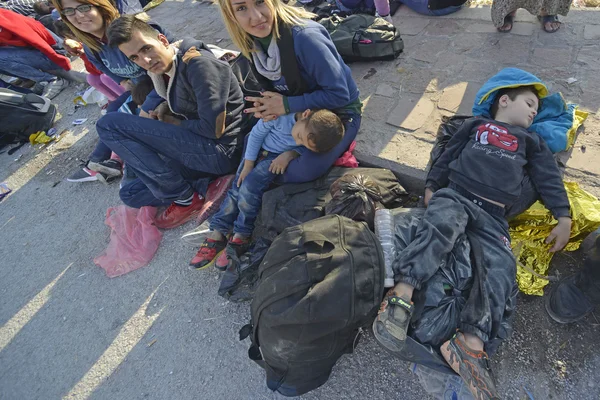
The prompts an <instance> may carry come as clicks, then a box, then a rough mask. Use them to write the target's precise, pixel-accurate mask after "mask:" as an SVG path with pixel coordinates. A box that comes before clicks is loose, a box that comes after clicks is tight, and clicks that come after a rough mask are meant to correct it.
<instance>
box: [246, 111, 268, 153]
mask: <svg viewBox="0 0 600 400" xmlns="http://www.w3.org/2000/svg"><path fill="white" fill-rule="evenodd" d="M273 124H274V122H273V121H269V122H263V120H262V119H261V120H259V121H258V122H257V123H256V125H254V127H253V128H252V130H251V131H250V133H249V134H248V143H247V144H246V154H244V160H250V161H256V159H257V158H258V152H259V151H260V148H261V147H262V144H263V143H264V141H265V138H266V137H267V135H268V134H269V132H271V129H272V128H273Z"/></svg>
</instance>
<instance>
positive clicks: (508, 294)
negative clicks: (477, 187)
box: [392, 183, 517, 342]
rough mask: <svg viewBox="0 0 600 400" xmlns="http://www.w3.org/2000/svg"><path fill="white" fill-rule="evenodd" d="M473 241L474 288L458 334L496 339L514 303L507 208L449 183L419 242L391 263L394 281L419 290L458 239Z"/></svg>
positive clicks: (432, 206)
mask: <svg viewBox="0 0 600 400" xmlns="http://www.w3.org/2000/svg"><path fill="white" fill-rule="evenodd" d="M465 233H466V235H467V237H468V238H469V241H470V243H471V249H472V257H471V259H472V260H473V261H472V262H471V264H472V265H471V267H472V274H473V275H472V276H473V287H472V288H471V292H470V294H469V297H468V299H467V303H466V304H465V306H464V308H463V309H462V312H461V314H460V323H459V326H458V328H459V330H460V331H461V332H464V333H470V334H473V335H475V336H477V337H479V338H480V339H481V340H482V341H483V342H487V341H488V340H491V339H494V338H495V337H496V336H497V334H498V333H499V329H500V328H501V326H500V324H501V322H502V321H503V320H505V319H506V318H510V317H511V315H510V314H512V310H514V305H515V302H516V294H517V284H516V261H515V258H514V256H513V254H512V251H511V248H510V236H509V233H508V223H507V222H506V219H504V209H503V208H502V207H499V206H495V205H493V204H491V203H488V202H485V201H483V200H482V199H479V198H477V197H476V196H474V195H472V194H470V193H468V192H466V191H465V190H464V189H462V188H460V187H457V186H455V185H453V184H452V183H451V188H450V189H440V190H438V191H437V192H435V193H434V195H433V197H432V198H431V200H430V202H429V206H428V207H427V210H426V212H425V214H424V216H423V218H422V220H421V223H420V224H419V227H418V228H417V232H416V235H415V239H414V240H413V241H412V242H411V243H410V244H409V245H408V246H407V247H406V248H405V249H404V250H403V251H401V252H400V253H399V254H398V256H397V257H396V260H394V263H393V265H392V268H393V269H394V274H395V277H394V279H395V280H396V282H398V281H399V282H404V283H407V284H409V285H411V286H414V287H415V289H416V290H419V289H421V287H422V285H424V284H425V283H426V282H427V281H428V280H429V278H431V277H432V276H433V275H434V274H435V273H436V272H437V270H438V269H439V267H440V265H441V264H442V263H445V262H446V260H447V258H448V256H449V254H450V252H451V251H452V249H453V248H454V244H455V242H456V240H457V239H458V237H459V236H461V235H463V234H465Z"/></svg>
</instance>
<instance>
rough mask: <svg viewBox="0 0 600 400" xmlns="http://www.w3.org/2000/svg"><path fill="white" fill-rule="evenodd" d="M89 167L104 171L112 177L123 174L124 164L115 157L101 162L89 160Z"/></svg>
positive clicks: (93, 169)
mask: <svg viewBox="0 0 600 400" xmlns="http://www.w3.org/2000/svg"><path fill="white" fill-rule="evenodd" d="M87 167H88V168H89V169H91V170H92V171H96V172H102V173H103V174H104V175H106V176H108V177H110V178H112V177H117V176H121V170H122V168H123V165H122V164H121V163H120V162H119V161H117V160H114V159H112V158H111V159H110V160H104V161H100V162H94V161H89V162H88V164H87Z"/></svg>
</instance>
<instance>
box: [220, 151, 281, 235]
mask: <svg viewBox="0 0 600 400" xmlns="http://www.w3.org/2000/svg"><path fill="white" fill-rule="evenodd" d="M278 155H279V154H277V153H268V152H266V151H261V152H260V155H259V159H258V160H257V163H256V165H255V166H254V168H253V169H252V171H251V172H250V173H249V174H248V175H247V176H246V179H244V182H242V185H241V186H240V187H239V188H238V185H237V181H238V178H239V176H240V173H241V172H242V169H243V168H244V160H242V162H241V163H240V166H239V168H238V170H237V173H236V174H235V179H234V180H233V184H232V185H231V189H229V191H228V192H227V197H226V198H225V200H224V201H223V204H221V208H220V209H219V211H218V212H217V213H216V214H215V215H214V216H213V217H212V218H211V220H210V229H211V230H215V231H218V232H220V233H221V234H223V235H227V234H228V233H229V232H230V231H231V228H232V227H233V232H234V233H237V234H240V235H242V236H246V237H249V236H251V235H252V231H253V230H254V222H255V221H256V217H258V213H259V212H260V206H261V204H262V196H263V193H264V192H265V191H266V190H267V189H268V188H269V186H270V185H271V183H272V182H273V180H274V179H275V177H276V175H275V174H273V173H272V172H270V171H269V166H270V165H271V161H273V160H274V159H275V158H276V157H277V156H278ZM261 156H262V157H261Z"/></svg>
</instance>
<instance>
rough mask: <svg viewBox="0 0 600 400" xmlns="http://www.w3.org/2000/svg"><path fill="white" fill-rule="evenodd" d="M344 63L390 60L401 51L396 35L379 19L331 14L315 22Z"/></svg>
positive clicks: (368, 16)
mask: <svg viewBox="0 0 600 400" xmlns="http://www.w3.org/2000/svg"><path fill="white" fill-rule="evenodd" d="M319 23H320V24H321V25H323V26H324V27H325V29H327V31H328V32H329V34H330V35H331V39H332V40H333V43H334V44H335V47H336V49H337V51H338V52H339V53H340V55H341V56H342V58H343V59H344V61H360V60H364V61H373V60H393V59H395V58H397V57H398V56H399V55H400V53H401V52H402V50H403V49H404V43H403V42H402V38H401V37H400V32H398V30H397V29H396V27H395V26H394V25H392V24H390V23H389V22H387V21H386V20H384V19H383V18H379V17H374V16H372V15H366V14H352V15H349V16H347V17H341V16H339V15H333V16H331V17H329V18H324V19H321V20H320V21H319Z"/></svg>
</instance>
